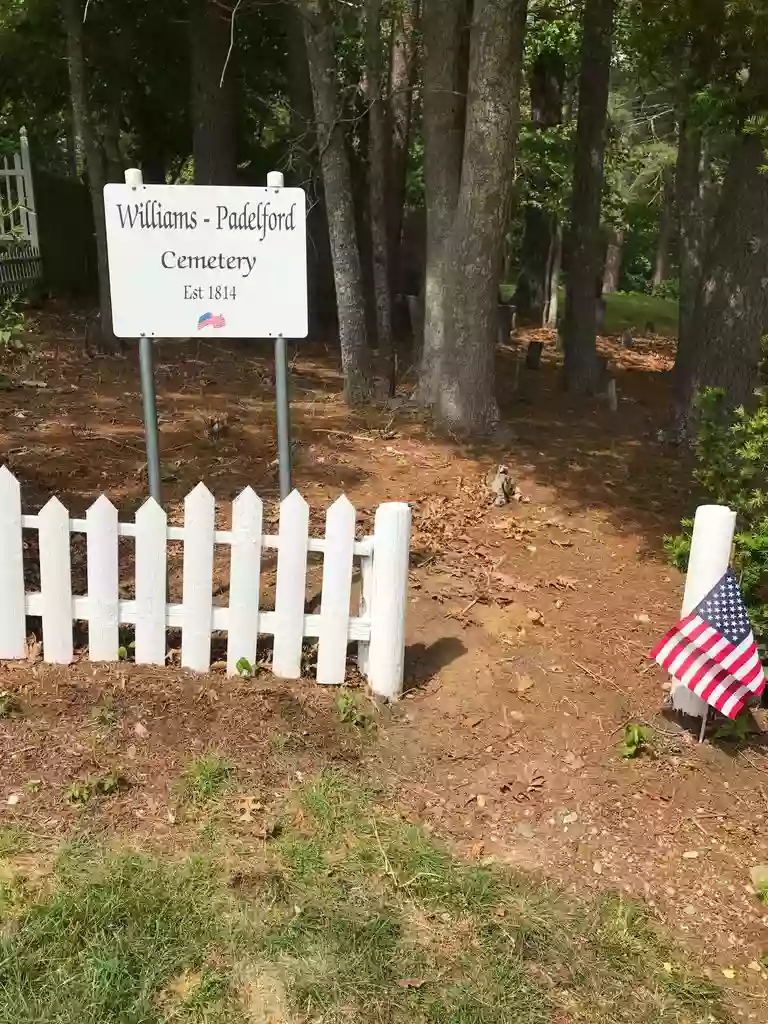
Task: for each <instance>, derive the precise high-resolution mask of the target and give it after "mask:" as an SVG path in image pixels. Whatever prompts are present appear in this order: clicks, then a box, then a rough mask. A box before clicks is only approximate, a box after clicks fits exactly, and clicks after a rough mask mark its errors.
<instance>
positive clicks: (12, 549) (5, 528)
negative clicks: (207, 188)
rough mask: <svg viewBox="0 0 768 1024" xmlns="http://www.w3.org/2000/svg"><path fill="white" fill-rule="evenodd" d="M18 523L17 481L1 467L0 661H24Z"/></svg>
mask: <svg viewBox="0 0 768 1024" xmlns="http://www.w3.org/2000/svg"><path fill="white" fill-rule="evenodd" d="M21 521H22V520H21V487H20V486H19V481H18V480H17V479H16V477H15V476H14V475H13V474H12V473H11V472H10V471H9V470H8V469H7V468H6V467H5V466H0V542H1V543H2V557H0V658H23V657H24V654H25V652H26V632H27V631H26V622H25V613H24V547H23V539H22V532H21Z"/></svg>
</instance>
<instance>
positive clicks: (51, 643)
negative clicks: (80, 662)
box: [37, 498, 73, 665]
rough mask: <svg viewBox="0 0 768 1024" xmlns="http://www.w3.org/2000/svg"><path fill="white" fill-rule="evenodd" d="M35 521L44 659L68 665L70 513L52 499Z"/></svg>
mask: <svg viewBox="0 0 768 1024" xmlns="http://www.w3.org/2000/svg"><path fill="white" fill-rule="evenodd" d="M37 519H38V523H39V524H40V594H41V596H42V600H41V613H42V617H43V647H44V648H45V660H46V661H49V662H51V663H52V664H54V665H69V664H70V662H71V661H72V655H73V646H72V567H71V559H70V557H69V513H68V512H67V510H66V509H65V508H64V506H63V505H62V504H61V502H60V501H59V499H58V498H51V500H50V501H49V502H48V503H47V504H46V505H45V506H44V507H43V508H42V509H41V510H40V513H39V515H38V517H37Z"/></svg>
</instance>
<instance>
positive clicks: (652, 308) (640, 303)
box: [605, 292, 677, 337]
mask: <svg viewBox="0 0 768 1024" xmlns="http://www.w3.org/2000/svg"><path fill="white" fill-rule="evenodd" d="M647 324H653V326H654V328H655V331H656V333H657V334H664V335H666V336H667V337H676V336H677V301H676V300H675V299H660V298H657V297H656V296H654V295H645V294H643V293H642V292H616V293H614V294H612V295H606V296H605V331H606V333H607V334H620V333H621V332H622V331H623V330H625V329H626V328H627V327H635V328H637V330H638V331H640V332H641V333H642V332H643V331H644V330H645V328H646V325H647Z"/></svg>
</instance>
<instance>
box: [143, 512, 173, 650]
mask: <svg viewBox="0 0 768 1024" xmlns="http://www.w3.org/2000/svg"><path fill="white" fill-rule="evenodd" d="M167 524H168V519H167V516H166V514H165V512H164V511H163V509H162V508H161V507H160V506H159V505H158V503H157V502H156V501H155V499H154V498H148V499H147V500H146V501H145V502H144V504H143V505H142V506H141V508H140V509H139V510H138V512H137V513H136V663H137V664H139V665H164V664H165V619H166V612H165V597H166V587H167V585H168V582H167V578H168V554H167V551H166V536H167V532H168V525H167Z"/></svg>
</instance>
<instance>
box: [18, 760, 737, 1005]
mask: <svg viewBox="0 0 768 1024" xmlns="http://www.w3.org/2000/svg"><path fill="white" fill-rule="evenodd" d="M281 824H282V827H281V829H279V830H277V838H275V839H274V840H273V841H271V842H269V843H267V844H266V847H265V848H264V849H261V850H259V849H258V848H254V847H253V846H249V845H247V844H246V845H243V844H242V841H241V840H238V839H237V838H236V837H235V836H230V837H229V844H230V845H229V847H228V851H227V856H226V858H225V859H226V865H227V866H226V869H225V868H224V867H223V866H220V865H218V864H217V863H216V862H215V861H214V860H212V859H211V858H202V857H200V856H199V855H197V856H196V855H190V856H189V857H188V858H187V859H186V860H183V861H178V860H175V861H174V862H171V863H163V862H160V861H158V860H157V859H153V858H150V857H145V856H137V855H134V854H130V855H125V854H116V853H109V852H105V851H104V850H100V849H98V848H96V847H93V846H90V845H88V844H87V843H85V842H82V843H79V844H75V845H74V846H73V847H71V848H70V849H69V850H67V851H66V852H65V853H64V854H63V855H62V856H61V857H60V859H59V861H58V864H57V867H56V871H55V877H54V879H53V880H52V882H51V881H49V882H48V884H47V885H46V886H45V888H43V889H41V890H40V891H39V892H38V893H37V894H36V893H35V892H34V890H33V889H32V888H31V887H30V886H29V885H28V884H26V883H25V882H24V880H23V879H22V880H20V881H19V882H18V884H17V885H16V886H15V889H14V891H13V893H12V895H11V896H8V895H6V899H5V901H3V900H2V899H0V918H1V919H0V1021H6V1020H8V1021H11V1020H13V1021H14V1022H15V1024H70V1022H75V1021H77V1022H78V1024H118V1022H119V1024H170V1022H171V1021H174V1022H175V1021H180V1022H200V1024H224V1022H225V1021H226V1022H227V1024H254V1022H256V1024H263V1022H265V1021H267V1020H279V1021H280V1022H281V1024H299V1022H303V1024H307V1022H320V1021H322V1022H323V1024H406V1022H408V1024H508V1022H512V1021H514V1022H517V1024H561V1022H565V1021H568V1022H569V1024H630V1022H632V1024H638V1022H639V1024H704V1022H713V1021H726V1020H728V1018H727V1016H726V1014H725V1012H724V1011H723V1009H722V1006H721V1003H720V999H719V995H718V992H717V990H716V989H715V988H714V987H712V986H711V985H710V984H709V983H708V982H706V981H702V980H701V979H699V978H696V977H695V976H694V975H692V974H689V973H688V972H687V970H686V968H685V966H684V964H685V961H686V958H685V957H682V956H680V957H678V958H676V957H675V955H674V953H673V952H671V951H670V950H669V949H668V948H667V947H666V945H665V943H664V942H663V941H662V940H661V939H660V938H659V937H658V936H657V935H656V933H655V931H654V929H653V928H652V926H651V923H650V922H649V920H648V919H647V917H646V915H645V914H644V912H643V911H642V909H640V908H638V907H636V906H635V905H633V904H631V903H628V902H626V901H625V900H623V899H621V898H620V897H610V898H606V899H603V900H601V901H599V902H594V903H577V902H575V901H574V900H573V899H569V898H566V897H565V896H564V895H563V894H562V893H559V892H558V891H556V890H555V889H553V888H551V887H550V886H548V885H546V884H544V883H542V882H539V881H535V880H533V879H531V878H529V877H527V876H524V875H521V874H515V873H512V872H510V871H506V870H502V869H501V868H498V867H495V866H488V867H478V866H471V865H468V864H466V863H464V862H462V861H461V860H459V859H457V858H456V857H454V856H453V855H451V854H450V853H449V852H448V851H447V850H446V849H444V848H442V847H441V846H439V845H438V844H436V843H435V842H434V840H432V839H431V838H430V837H429V836H427V835H426V834H425V833H424V832H422V831H421V830H419V829H418V828H415V827H413V826H411V825H409V824H407V823H405V822H403V821H402V820H400V819H399V818H394V817H392V816H391V815H390V814H389V813H386V812H384V811H383V810H382V809H381V808H380V807H378V806H377V805H376V798H375V796H374V795H371V794H368V793H365V792H363V791H361V790H360V789H358V788H355V787H354V786H353V785H351V784H350V783H347V782H345V781H344V780H343V779H341V778H339V777H336V776H329V775H326V776H322V777H320V778H318V779H315V780H312V781H311V782H309V783H308V784H306V785H304V786H303V787H302V788H301V789H300V790H298V791H297V792H296V793H294V794H293V795H292V797H291V798H290V801H289V803H288V805H287V806H286V808H285V812H284V814H283V817H282V823H281ZM13 886H14V883H11V888H13ZM669 963H673V964H675V966H674V967H673V968H672V970H671V971H670V970H669ZM406 983H407V984H406ZM265 992H268V993H271V995H270V997H269V1000H267V998H266V996H265V994H264V993H265ZM275 1001H277V1003H278V1004H279V1007H278V1009H279V1012H277V1011H275V1009H274V1003H275ZM268 1003H269V1006H271V1008H272V1013H273V1016H271V1017H270V1015H269V1014H268V1013H267V1009H268V1008H269V1007H268V1005H267V1004H268Z"/></svg>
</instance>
